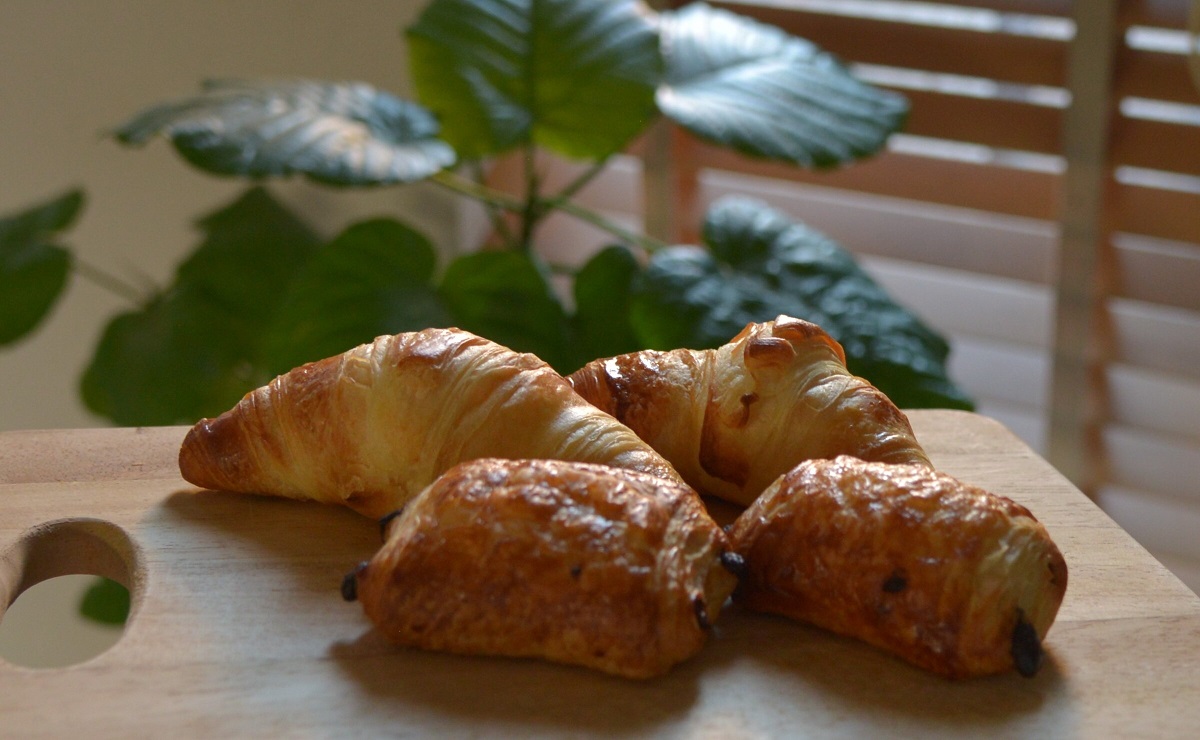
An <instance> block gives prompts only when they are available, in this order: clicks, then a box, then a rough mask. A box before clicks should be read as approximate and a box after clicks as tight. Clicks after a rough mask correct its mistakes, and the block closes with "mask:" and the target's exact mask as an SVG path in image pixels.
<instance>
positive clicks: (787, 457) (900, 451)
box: [568, 316, 932, 505]
mask: <svg viewBox="0 0 1200 740" xmlns="http://www.w3.org/2000/svg"><path fill="white" fill-rule="evenodd" d="M568 379H569V380H570V381H571V385H572V386H573V387H574V388H575V391H576V392H577V393H579V395H581V396H583V397H584V398H585V399H587V400H588V401H590V402H591V403H593V404H595V405H596V406H597V407H598V408H601V409H603V410H604V411H607V412H608V413H610V414H612V415H613V416H615V417H616V418H617V419H618V420H619V421H621V422H622V423H624V424H626V425H627V426H629V427H630V428H631V429H633V430H634V431H635V432H637V434H638V436H640V437H641V438H642V439H644V440H646V441H647V442H648V443H649V444H650V446H651V447H653V448H654V449H656V450H658V451H659V452H660V453H661V454H662V455H663V457H665V458H666V459H667V460H669V461H670V462H671V464H672V465H674V466H675V469H676V470H678V471H679V473H680V475H682V476H683V479H684V480H686V481H687V482H688V483H689V484H690V485H691V486H692V487H694V488H696V489H697V490H698V491H700V492H701V493H706V494H711V495H714V496H718V497H720V498H724V499H727V500H729V501H733V502H734V503H738V504H742V505H748V504H749V503H750V502H751V501H753V500H754V498H755V497H756V496H757V495H758V494H759V492H761V491H762V490H763V489H764V488H766V487H767V486H768V485H770V483H771V482H772V481H773V480H775V479H776V478H778V477H779V476H780V475H782V474H783V473H785V472H786V471H788V470H790V469H791V468H792V467H793V466H795V465H796V464H797V463H799V462H801V461H803V460H807V459H811V458H831V457H834V456H836V455H841V454H847V455H854V456H855V457H859V458H862V459H865V460H878V461H882V462H890V463H913V464H920V465H926V466H930V467H932V466H931V464H930V462H929V459H928V457H926V455H925V452H924V450H922V449H921V446H920V444H918V442H917V440H916V437H915V436H914V435H913V431H912V427H911V426H910V425H909V422H908V418H907V417H906V416H905V415H904V414H903V413H902V412H901V411H900V410H899V409H898V408H896V405H895V404H894V403H892V401H891V399H889V398H888V397H887V396H886V395H884V394H883V392H882V391H880V390H878V389H877V388H875V387H874V386H873V385H871V384H870V383H868V382H867V381H866V380H864V379H862V378H859V377H856V376H854V375H851V374H850V372H849V371H848V370H847V369H846V356H845V353H844V352H843V350H842V347H841V345H840V344H838V343H837V342H836V341H835V340H834V339H833V338H832V337H830V336H829V335H828V334H827V333H825V331H824V330H822V329H821V328H820V327H819V326H817V325H816V324H812V323H810V322H807V321H802V320H800V319H794V318H790V317H787V316H779V317H778V318H776V319H775V320H774V321H768V322H766V323H763V324H748V325H747V326H746V328H745V329H743V330H742V331H741V333H739V334H738V335H737V336H736V337H734V338H733V339H732V340H731V341H730V342H729V343H728V344H725V345H724V346H722V347H719V348H717V349H710V350H702V351H698V350H687V349H677V350H671V351H668V352H663V351H654V350H646V351H642V352H635V353H632V354H627V355H620V356H618V357H613V358H610V359H602V360H594V361H592V362H590V363H588V364H587V365H585V366H584V367H582V368H580V369H579V370H577V371H576V372H575V373H573V374H572V375H570V376H569V378H568Z"/></svg>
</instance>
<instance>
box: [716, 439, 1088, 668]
mask: <svg viewBox="0 0 1200 740" xmlns="http://www.w3.org/2000/svg"><path fill="white" fill-rule="evenodd" d="M729 535H730V538H731V539H732V541H733V547H734V550H735V551H736V552H737V553H738V554H739V555H741V556H742V557H743V558H744V560H745V567H746V571H745V574H744V576H743V578H742V582H741V584H740V585H739V587H738V591H737V592H736V594H735V596H734V598H735V600H737V601H739V602H740V603H743V604H745V605H746V606H747V607H749V608H751V609H755V610H760V611H765V612H772V613H776V614H782V615H785V616H788V617H792V618H794V619H798V620H802V621H804V622H809V623H812V624H815V625H817V626H819V627H824V628H826V629H829V630H832V631H834V632H837V633H840V634H843V635H847V636H850V637H855V638H858V639H861V640H864V641H866V642H868V643H870V644H872V645H875V646H877V647H880V648H883V649H885V650H887V651H889V652H891V653H894V654H895V655H898V656H900V657H901V658H903V659H905V660H907V661H909V662H911V663H913V664H915V665H917V666H920V667H922V668H925V669H928V670H930V671H934V672H936V673H939V674H942V675H945V676H949V677H954V678H963V677H969V676H979V675H986V674H992V673H999V672H1003V671H1008V670H1012V669H1013V668H1016V670H1017V671H1018V672H1020V673H1021V674H1022V675H1026V676H1031V675H1033V674H1034V673H1036V671H1037V670H1038V667H1039V666H1040V664H1041V662H1042V649H1041V643H1042V640H1043V639H1045V636H1046V632H1047V631H1048V630H1049V629H1050V626H1051V624H1052V623H1053V622H1054V617H1055V616H1056V614H1057V613H1058V607H1059V605H1060V604H1061V603H1062V599H1063V595H1064V593H1065V592H1066V588H1067V566H1066V562H1065V561H1064V560H1063V557H1062V554H1061V553H1060V552H1059V550H1058V548H1057V547H1056V546H1055V544H1054V543H1053V542H1052V541H1051V539H1050V536H1049V535H1048V534H1047V532H1046V529H1045V528H1044V527H1043V526H1042V525H1041V524H1040V523H1039V522H1038V521H1037V520H1035V519H1034V517H1033V515H1032V514H1030V513H1029V511H1028V510H1027V509H1025V507H1023V506H1021V505H1019V504H1017V503H1015V502H1013V501H1011V500H1009V499H1007V498H1004V497H1002V496H998V495H995V494H991V493H988V492H987V491H984V490H982V489H979V488H975V487H972V486H969V485H965V484H963V483H961V482H959V481H958V480H956V479H954V478H952V477H951V476H948V475H945V474H942V473H937V472H934V471H932V470H929V469H928V468H925V467H923V466H917V465H888V464H883V463H867V462H863V461H861V460H857V459H854V458H851V457H839V458H837V459H835V460H812V461H809V462H805V463H802V464H801V465H799V466H797V467H796V468H795V469H794V470H792V471H791V472H789V473H787V474H786V475H784V476H782V477H781V478H780V479H779V480H777V481H776V482H775V483H774V484H772V485H771V486H770V487H769V488H768V489H767V490H766V491H764V492H763V494H762V496H761V497H759V499H758V500H757V501H755V502H754V504H753V505H752V506H750V507H749V508H748V509H746V510H745V511H744V512H743V513H742V514H741V515H740V516H739V518H738V519H737V521H735V522H734V524H733V526H732V527H731V528H730V532H729Z"/></svg>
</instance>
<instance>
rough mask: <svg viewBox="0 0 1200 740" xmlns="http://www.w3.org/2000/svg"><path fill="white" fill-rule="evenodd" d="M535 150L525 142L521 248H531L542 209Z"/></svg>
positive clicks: (525, 249)
mask: <svg viewBox="0 0 1200 740" xmlns="http://www.w3.org/2000/svg"><path fill="white" fill-rule="evenodd" d="M536 154H537V152H536V150H535V149H534V148H533V144H531V143H526V144H525V157H524V159H525V207H524V208H523V209H522V211H521V249H523V250H524V251H526V252H529V251H530V250H531V249H533V232H534V230H535V229H536V228H537V223H538V221H540V220H541V218H542V215H543V213H544V211H543V210H542V209H541V208H540V204H539V199H540V197H541V196H540V194H539V188H540V182H541V181H540V179H539V178H538V175H537V162H536Z"/></svg>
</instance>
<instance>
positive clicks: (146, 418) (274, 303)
mask: <svg viewBox="0 0 1200 740" xmlns="http://www.w3.org/2000/svg"><path fill="white" fill-rule="evenodd" d="M199 225H200V227H201V229H202V230H203V231H204V233H205V238H204V240H203V242H202V243H201V244H200V246H199V247H198V248H197V249H196V251H195V252H194V253H193V254H192V255H191V257H189V258H188V259H187V260H186V261H185V262H184V263H183V264H181V265H180V267H179V269H178V271H177V273H176V278H175V282H174V284H173V285H171V286H170V287H169V288H167V289H166V290H165V291H163V292H162V293H160V294H159V295H157V296H155V297H154V298H153V299H152V300H151V301H150V302H149V303H148V304H147V305H146V306H145V307H143V308H142V309H140V310H138V311H133V312H129V313H124V314H120V315H118V316H116V317H114V318H113V319H112V320H111V321H110V322H109V324H108V325H107V326H106V327H105V330H104V332H103V334H102V336H101V338H100V343H99V345H98V346H97V349H96V352H95V355H94V356H93V358H92V361H91V363H90V364H89V365H88V367H87V369H86V371H85V373H84V376H83V380H82V388H81V389H82V394H83V400H84V403H85V404H86V405H87V406H88V408H90V409H91V410H93V411H95V412H96V413H98V414H100V415H102V416H105V417H107V418H109V419H111V420H112V421H114V422H116V423H117V424H121V425H128V426H132V425H155V424H179V423H192V422H194V421H195V420H196V419H198V418H200V417H202V416H212V415H215V414H217V413H220V412H221V411H224V410H225V409H227V408H229V407H230V406H232V405H233V404H234V403H235V402H236V401H237V400H238V399H239V398H240V397H241V396H242V394H244V393H245V392H246V391H248V390H250V389H252V388H254V387H256V386H258V385H261V384H262V383H264V382H266V381H267V380H269V379H270V372H269V370H268V369H267V368H266V363H265V361H264V359H263V355H264V350H263V345H264V342H265V336H266V334H267V331H268V329H269V327H270V326H271V325H272V324H273V321H274V314H275V311H276V309H277V307H278V305H279V302H280V300H281V296H282V295H283V294H284V292H285V290H286V288H287V286H288V285H289V283H290V282H291V280H292V279H293V278H294V276H295V274H296V271H297V270H298V269H299V268H300V267H301V266H302V265H303V264H304V263H305V262H306V261H307V260H308V258H309V256H310V254H311V253H312V252H313V250H314V249H315V248H316V247H317V245H318V244H319V239H318V237H317V236H316V235H315V234H313V232H312V231H310V230H309V228H308V227H307V226H306V225H304V224H303V223H302V222H301V221H300V220H299V219H297V218H296V217H295V216H293V215H292V214H291V213H289V212H288V211H287V210H286V209H284V208H283V207H282V206H281V205H279V204H278V203H277V202H276V201H275V200H274V199H273V198H271V197H270V195H269V194H267V192H266V191H265V190H263V189H261V188H253V189H251V190H250V191H248V192H247V193H246V194H244V195H243V196H241V197H240V198H239V199H238V200H237V201H236V202H234V203H233V204H231V205H229V206H227V207H225V208H223V209H221V210H220V211H218V212H217V213H215V214H213V215H211V216H209V217H207V218H205V219H203V220H201V221H200V223H199Z"/></svg>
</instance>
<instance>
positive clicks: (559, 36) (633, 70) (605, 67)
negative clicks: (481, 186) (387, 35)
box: [407, 0, 661, 159]
mask: <svg viewBox="0 0 1200 740" xmlns="http://www.w3.org/2000/svg"><path fill="white" fill-rule="evenodd" d="M407 39H408V45H409V57H410V69H411V72H412V77H413V81H414V83H415V85H416V89H417V93H418V98H419V99H420V100H421V102H422V103H424V104H425V105H427V106H429V107H430V108H431V109H432V110H433V111H434V112H435V113H436V114H437V115H438V117H439V118H440V120H441V121H442V125H443V127H444V128H443V133H444V136H445V137H446V140H447V141H449V142H450V143H451V144H452V145H453V146H454V148H455V149H456V150H457V151H458V152H459V154H460V155H461V156H463V157H464V158H467V159H479V158H482V157H485V156H487V155H491V154H498V153H501V152H504V151H507V150H509V149H511V148H513V147H516V146H518V145H521V144H524V143H535V144H538V145H541V146H544V147H546V148H548V149H551V150H553V151H556V152H558V153H559V154H563V155H566V156H568V157H576V158H589V157H591V158H603V157H606V156H608V155H609V154H612V153H614V152H616V151H619V150H620V149H621V148H622V147H623V146H624V145H625V144H626V143H627V142H628V141H629V140H630V139H631V138H632V137H633V136H634V135H636V134H637V133H639V132H640V131H641V130H642V129H643V128H644V127H645V126H646V125H647V124H648V122H649V120H650V118H651V117H652V116H653V115H654V112H655V109H654V89H655V86H656V85H657V84H658V81H659V79H660V76H661V60H660V59H659V56H658V36H657V33H656V31H655V28H654V24H653V20H652V15H651V14H650V13H649V12H648V11H647V9H646V7H645V6H644V5H643V4H642V3H641V2H639V0H502V1H499V2H497V1H496V0H433V2H431V3H430V4H429V5H428V6H427V7H426V9H425V10H424V12H423V13H422V14H421V16H420V17H419V18H418V19H417V21H416V22H415V23H414V24H413V25H412V26H411V27H409V29H408V31H407Z"/></svg>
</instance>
